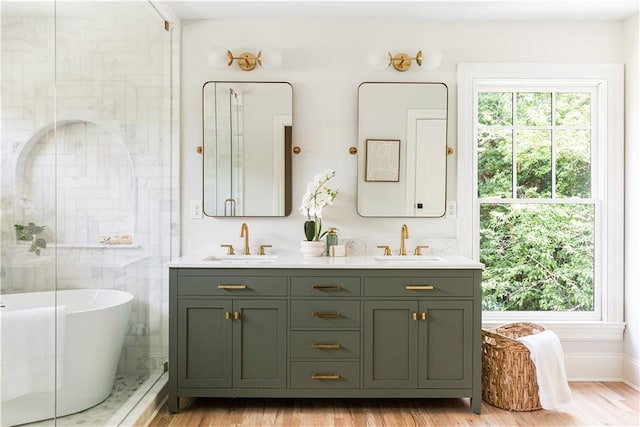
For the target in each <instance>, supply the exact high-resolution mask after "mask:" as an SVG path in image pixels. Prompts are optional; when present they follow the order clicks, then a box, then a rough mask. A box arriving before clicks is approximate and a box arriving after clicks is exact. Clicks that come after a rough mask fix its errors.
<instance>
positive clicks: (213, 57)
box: [207, 47, 229, 70]
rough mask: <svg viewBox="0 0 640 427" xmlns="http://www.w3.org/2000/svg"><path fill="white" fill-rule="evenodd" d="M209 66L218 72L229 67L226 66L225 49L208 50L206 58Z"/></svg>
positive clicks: (214, 48)
mask: <svg viewBox="0 0 640 427" xmlns="http://www.w3.org/2000/svg"><path fill="white" fill-rule="evenodd" d="M207 60H208V62H209V65H211V66H212V67H213V68H216V69H218V70H222V69H224V68H227V67H228V66H229V65H228V64H227V49H224V48H221V47H213V48H211V50H209V55H208V57H207Z"/></svg>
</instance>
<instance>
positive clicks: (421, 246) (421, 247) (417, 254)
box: [413, 245, 429, 256]
mask: <svg viewBox="0 0 640 427" xmlns="http://www.w3.org/2000/svg"><path fill="white" fill-rule="evenodd" d="M428 247H429V245H418V246H416V250H415V251H414V252H413V254H414V255H416V256H419V255H422V250H421V249H427V248H428Z"/></svg>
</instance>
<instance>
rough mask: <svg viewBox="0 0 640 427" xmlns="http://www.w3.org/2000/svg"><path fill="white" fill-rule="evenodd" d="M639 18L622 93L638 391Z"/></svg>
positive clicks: (630, 369) (629, 34)
mask: <svg viewBox="0 0 640 427" xmlns="http://www.w3.org/2000/svg"><path fill="white" fill-rule="evenodd" d="M638 21H639V15H635V16H634V17H632V18H630V19H629V20H627V21H626V22H625V24H624V47H625V51H624V57H625V62H626V70H625V74H626V93H625V123H626V125H625V126H626V127H625V141H626V144H625V150H626V152H625V155H626V167H625V171H626V177H625V190H626V196H625V201H626V206H625V217H626V220H625V229H626V230H625V266H626V267H625V302H626V304H625V321H626V322H627V329H626V331H625V337H624V353H625V356H624V365H623V367H624V379H625V381H626V382H627V383H629V384H632V385H633V386H634V387H636V388H640V310H639V309H638V307H639V303H638V302H639V301H640V265H638V259H640V221H638V218H640V194H639V193H638V188H639V187H640V170H638V167H637V165H638V163H639V162H640V123H639V121H638V118H639V117H640V84H639V82H638V76H640V64H639V62H638V61H639V59H640V25H639V22H638Z"/></svg>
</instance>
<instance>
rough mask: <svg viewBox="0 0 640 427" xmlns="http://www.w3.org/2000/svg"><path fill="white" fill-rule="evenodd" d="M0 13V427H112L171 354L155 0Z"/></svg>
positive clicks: (168, 147) (167, 113) (167, 38)
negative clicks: (39, 426) (33, 426)
mask: <svg viewBox="0 0 640 427" xmlns="http://www.w3.org/2000/svg"><path fill="white" fill-rule="evenodd" d="M1 7H2V9H1V12H2V15H1V34H0V35H1V46H2V75H1V83H2V93H1V94H2V105H1V118H2V122H1V125H2V128H1V133H0V135H1V150H0V154H1V158H0V162H1V166H2V171H1V187H0V189H1V195H0V196H1V197H0V215H1V217H0V232H1V237H2V240H1V246H0V260H1V265H0V293H1V295H0V298H1V303H0V306H1V308H0V310H1V314H2V318H1V327H2V328H1V332H0V333H1V335H0V337H1V340H2V342H1V345H2V354H1V358H0V363H1V365H2V366H1V369H0V378H1V379H2V389H1V391H0V399H1V405H2V407H1V409H2V411H1V412H0V420H1V424H2V426H11V425H17V424H24V423H32V422H41V423H42V422H43V421H42V420H47V421H44V424H45V425H47V424H48V425H53V424H61V425H62V424H67V423H74V424H77V423H83V424H87V425H118V424H120V423H121V420H122V419H124V417H125V416H126V415H127V414H128V413H129V412H130V411H131V409H132V408H133V407H135V404H136V402H137V401H138V400H139V399H140V398H141V396H143V395H144V393H145V392H146V391H147V390H148V389H149V388H150V387H151V386H152V385H153V384H154V383H156V381H157V380H158V378H159V377H160V376H161V375H162V374H163V372H164V370H165V366H166V360H167V345H168V343H167V341H168V333H167V315H168V313H167V301H166V299H167V296H168V295H167V294H168V293H167V288H168V284H167V283H168V278H167V274H168V273H167V268H166V263H167V261H169V260H170V259H171V251H172V239H173V236H172V232H171V230H172V226H171V224H172V217H173V213H172V212H174V210H175V209H176V208H177V206H175V205H174V204H173V201H172V199H173V197H172V194H173V192H174V191H175V188H172V186H174V185H175V181H176V180H174V179H172V139H173V137H172V135H173V131H172V112H171V109H172V101H171V95H172V67H171V65H172V47H171V46H172V33H171V31H170V29H169V28H168V26H166V23H165V20H164V18H163V17H162V16H160V14H159V13H158V11H157V10H156V8H155V7H154V5H153V4H152V3H151V2H124V1H123V2H106V1H105V2H67V1H64V2H63V1H40V2H2V4H1ZM63 420H66V421H64V422H63Z"/></svg>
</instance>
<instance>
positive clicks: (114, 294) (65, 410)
mask: <svg viewBox="0 0 640 427" xmlns="http://www.w3.org/2000/svg"><path fill="white" fill-rule="evenodd" d="M56 293H57V295H56ZM132 299H133V295H132V294H130V293H128V292H124V291H119V290H114V289H74V290H62V291H57V292H54V291H50V292H31V293H23V294H8V295H2V298H1V300H2V305H3V307H2V308H1V309H0V310H1V312H2V317H3V319H2V320H7V321H8V322H9V323H8V324H11V323H10V321H9V320H8V319H15V318H16V317H18V318H19V316H21V315H22V314H21V313H16V312H15V310H33V311H29V313H31V312H33V313H44V312H46V311H45V310H51V311H50V313H52V314H53V316H51V322H54V320H55V313H56V311H57V313H58V322H57V324H58V325H64V330H63V331H61V332H59V334H60V337H62V335H64V340H63V343H62V340H61V341H59V343H58V344H57V347H56V349H60V350H61V352H60V354H58V355H57V356H58V362H57V363H58V369H57V371H56V372H57V374H56V375H57V378H56V384H57V386H56V387H51V389H50V390H47V391H38V392H31V393H27V394H22V395H20V396H13V395H15V394H16V391H15V390H9V389H10V388H11V387H12V385H11V384H9V386H7V387H5V383H4V382H3V393H2V396H3V397H2V412H1V416H0V418H1V419H2V426H3V427H5V426H13V425H17V424H24V423H28V422H33V421H38V420H43V419H48V418H53V417H54V416H56V417H60V416H64V415H68V414H72V413H74V412H79V411H82V410H84V409H87V408H90V407H91V406H94V405H96V404H98V403H100V402H102V401H103V400H105V399H106V398H107V397H108V396H109V395H110V394H111V390H112V389H113V383H114V381H115V376H116V370H117V367H118V360H119V358H120V352H121V351H122V344H123V342H124V337H125V334H126V331H127V326H128V322H129V313H130V311H131V301H132ZM11 312H14V313H13V314H8V313H11ZM60 313H63V314H62V316H63V318H61V317H60V316H61V314H60ZM7 314H8V315H7ZM11 316H13V317H11ZM22 324H24V322H22ZM5 326H6V325H5V324H4V322H3V327H2V328H3V334H2V354H3V357H7V353H6V352H7V351H12V349H13V348H14V347H18V348H17V349H15V350H16V351H23V352H24V351H25V348H27V349H29V347H30V346H31V345H34V344H33V343H31V344H29V343H28V341H27V345H16V344H14V343H12V342H5V335H6V336H7V337H6V338H7V340H10V338H11V333H8V332H7V331H6V329H5ZM53 330H54V329H51V331H53ZM9 332H11V331H9ZM36 332H37V331H36ZM35 335H37V334H36V333H34V336H35ZM14 338H15V335H14ZM13 341H21V340H15V339H14V340H13ZM56 351H57V350H56ZM9 356H10V357H7V360H10V359H12V360H18V361H19V362H20V360H22V359H21V358H22V357H23V355H21V354H18V355H13V354H9ZM27 356H28V355H24V357H27ZM16 357H17V359H16ZM54 357H55V355H54ZM25 360H26V359H25ZM52 364H55V361H54V362H52ZM34 369H36V371H35V372H38V369H40V371H43V370H42V367H41V368H38V367H34ZM48 369H49V370H50V371H51V372H54V371H53V367H51V366H49V367H48ZM36 380H37V378H36ZM5 389H6V390H5ZM4 396H10V397H12V398H11V399H9V400H5V397H4Z"/></svg>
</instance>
